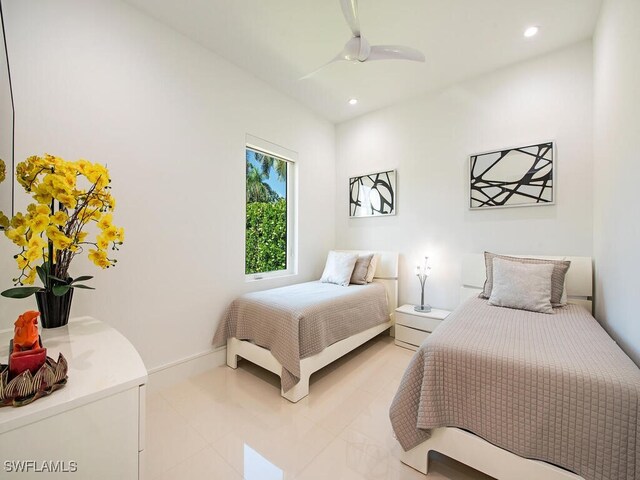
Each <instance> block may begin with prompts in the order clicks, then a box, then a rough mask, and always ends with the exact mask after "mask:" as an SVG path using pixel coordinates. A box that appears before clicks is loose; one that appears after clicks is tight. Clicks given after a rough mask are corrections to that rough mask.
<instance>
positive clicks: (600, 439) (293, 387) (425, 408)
mask: <svg viewBox="0 0 640 480" xmlns="http://www.w3.org/2000/svg"><path fill="white" fill-rule="evenodd" d="M547 258H548V257H547ZM567 260H570V261H571V268H570V269H569V271H568V273H567V276H566V281H565V286H566V293H567V294H568V298H569V303H570V304H569V305H567V306H564V307H560V308H556V309H554V313H553V314H552V315H548V314H541V313H533V312H529V311H523V310H515V309H511V308H504V307H496V306H492V305H489V304H488V301H487V300H484V299H479V298H477V296H478V293H479V292H480V291H482V287H483V284H484V281H485V265H484V258H483V257H482V256H481V255H471V256H468V257H466V258H465V259H464V261H463V287H462V298H463V299H466V300H465V301H464V303H463V304H462V306H461V307H459V308H458V309H457V310H456V311H455V312H454V313H452V314H451V315H450V316H449V317H448V318H447V320H445V321H444V322H443V324H442V325H441V326H440V327H439V328H438V329H437V330H436V331H435V332H434V333H433V334H432V335H430V336H429V338H428V339H427V340H426V341H425V343H424V344H423V345H422V347H421V348H420V349H419V350H418V351H417V352H416V354H415V355H414V357H413V358H412V360H411V362H410V364H409V367H408V368H407V371H406V372H405V374H404V377H403V379H402V382H401V385H400V387H399V389H398V392H397V394H396V396H395V398H394V400H393V403H392V405H391V409H390V418H391V422H392V425H393V428H394V432H395V434H396V438H397V439H398V441H399V442H400V444H401V446H402V447H403V449H404V450H405V452H404V453H403V455H402V461H403V462H404V463H406V464H408V465H410V466H412V467H413V468H415V469H417V470H419V471H421V472H423V473H425V474H426V473H427V471H428V454H429V451H432V450H433V451H438V452H440V453H442V454H445V455H447V456H449V457H452V458H455V459H457V460H459V461H461V462H462V463H465V464H468V465H470V466H472V467H474V468H476V469H478V470H481V471H483V472H485V473H487V474H489V475H492V476H494V477H496V478H498V479H513V478H518V479H525V480H526V479H531V480H533V479H545V480H546V479H549V480H556V479H557V480H560V479H564V480H569V479H581V478H584V479H588V480H596V479H598V480H599V479H603V480H604V479H635V478H640V428H639V426H638V423H639V418H638V417H639V416H640V370H638V368H637V367H636V366H635V364H634V363H633V362H632V361H631V360H630V359H629V358H628V357H627V356H626V355H625V354H624V353H623V352H622V351H621V350H620V348H619V347H618V346H617V345H616V344H615V342H614V341H613V340H612V339H611V338H610V337H609V336H608V335H607V334H606V332H605V331H604V330H603V329H602V327H600V325H599V324H598V322H597V321H596V320H595V319H594V318H593V317H592V316H591V314H590V311H591V295H592V270H591V259H590V258H585V257H573V258H572V257H568V258H567ZM397 265H398V256H397V254H395V253H388V252H387V253H382V258H381V261H380V265H379V266H378V269H377V271H376V275H375V277H376V278H375V281H374V282H373V283H372V284H369V285H350V286H349V287H341V286H337V285H330V284H322V283H319V282H310V283H306V284H300V285H294V286H291V287H285V288H282V289H274V290H270V291H267V292H256V293H253V294H248V295H245V296H243V297H241V298H240V299H238V300H236V301H235V302H234V303H233V304H232V306H231V307H230V310H229V311H228V312H227V315H226V322H225V323H224V325H223V326H221V328H220V329H219V330H218V333H217V334H216V337H217V338H218V341H219V342H220V341H221V340H222V339H228V341H227V364H228V365H229V366H231V367H232V368H236V366H237V357H238V356H240V357H243V358H245V359H247V360H249V361H251V362H253V363H256V364H258V365H260V366H262V367H264V368H266V369H267V370H270V371H271V372H274V373H276V374H278V375H280V376H281V379H282V396H284V397H285V398H287V399H288V400H290V401H292V402H296V401H298V400H300V399H301V398H303V397H304V396H306V395H307V394H308V393H309V377H310V375H311V374H312V373H313V372H315V371H317V370H319V369H320V368H322V367H324V366H325V365H328V364H329V363H331V362H333V361H334V360H336V359H337V358H339V357H341V356H342V355H344V354H346V353H348V352H349V351H351V350H353V349H354V348H356V347H358V346H359V345H361V344H362V343H364V342H366V341H367V340H369V339H371V338H373V337H374V336H376V335H378V334H380V333H382V332H383V331H385V330H386V329H388V328H390V327H391V326H392V324H393V311H394V309H395V307H396V306H397ZM572 472H575V473H572Z"/></svg>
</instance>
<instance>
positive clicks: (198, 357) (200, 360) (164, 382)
mask: <svg viewBox="0 0 640 480" xmlns="http://www.w3.org/2000/svg"><path fill="white" fill-rule="evenodd" d="M226 361H227V347H219V348H215V349H211V350H207V351H205V352H200V353H196V354H194V355H190V356H188V357H185V358H181V359H179V360H176V361H174V362H171V363H167V364H165V365H160V366H159V367H155V368H152V369H150V370H149V380H148V383H147V392H148V393H156V392H158V391H160V390H163V389H165V388H169V387H171V386H173V385H175V384H177V383H180V382H181V381H184V380H186V379H188V378H190V377H193V376H195V375H198V374H200V373H203V372H206V371H207V370H211V369H212V368H215V367H219V366H220V365H224V364H225V363H226Z"/></svg>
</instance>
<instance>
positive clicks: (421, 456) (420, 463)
mask: <svg viewBox="0 0 640 480" xmlns="http://www.w3.org/2000/svg"><path fill="white" fill-rule="evenodd" d="M420 447H421V445H418V446H417V447H414V448H412V449H411V450H409V451H408V452H402V456H401V461H402V463H404V464H405V465H409V466H410V467H411V468H413V469H415V470H417V471H419V472H420V473H423V474H425V475H426V474H427V473H429V450H425V449H424V448H420Z"/></svg>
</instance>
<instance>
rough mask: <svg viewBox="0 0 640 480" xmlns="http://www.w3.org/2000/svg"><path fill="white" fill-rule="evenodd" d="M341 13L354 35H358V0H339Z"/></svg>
mask: <svg viewBox="0 0 640 480" xmlns="http://www.w3.org/2000/svg"><path fill="white" fill-rule="evenodd" d="M340 6H341V7H342V13H344V18H345V20H346V21H347V23H348V24H349V28H350V29H351V32H352V33H353V36H354V37H359V36H360V20H359V19H358V0H340Z"/></svg>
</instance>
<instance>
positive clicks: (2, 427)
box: [0, 317, 147, 480]
mask: <svg viewBox="0 0 640 480" xmlns="http://www.w3.org/2000/svg"><path fill="white" fill-rule="evenodd" d="M40 334H41V336H42V341H43V343H44V346H45V347H46V348H47V354H48V355H49V356H50V357H52V358H53V359H54V360H57V359H58V352H62V354H63V355H64V356H65V358H66V359H67V362H68V364H69V371H68V377H69V380H68V383H67V385H66V386H65V387H64V388H62V389H60V390H57V391H55V392H53V393H52V394H51V395H49V396H47V397H44V398H40V399H38V400H36V401H35V402H33V403H31V404H29V405H26V406H24V407H19V408H14V407H3V408H0V478H5V477H7V478H16V479H31V478H33V479H43V478H69V479H78V480H80V479H83V480H84V479H87V480H103V479H104V480H113V479H119V480H129V479H131V480H133V479H139V478H142V473H143V472H144V464H143V460H144V433H145V432H144V430H145V424H144V420H145V384H146V382H147V370H146V368H145V366H144V364H143V363H142V359H141V358H140V355H139V354H138V352H137V351H136V349H135V348H134V347H133V345H131V343H130V342H129V341H128V340H127V339H126V338H125V337H124V336H123V335H122V334H120V333H119V332H118V331H116V330H115V329H113V328H111V327H110V326H108V325H107V324H105V323H103V322H101V321H99V320H95V319H93V318H89V317H82V318H77V319H72V320H71V321H70V322H69V325H67V326H65V327H60V328H56V329H50V330H46V329H40ZM11 338H13V330H11V331H2V332H0V358H1V359H2V362H3V363H6V362H7V356H8V352H9V340H10V339H11ZM20 462H22V463H20ZM52 469H58V470H59V472H60V471H62V472H67V473H50V471H51V470H52ZM74 470H75V471H74ZM17 471H21V472H22V473H18V472H17Z"/></svg>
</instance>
